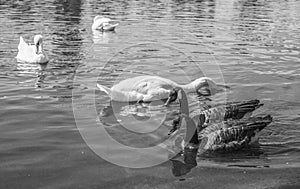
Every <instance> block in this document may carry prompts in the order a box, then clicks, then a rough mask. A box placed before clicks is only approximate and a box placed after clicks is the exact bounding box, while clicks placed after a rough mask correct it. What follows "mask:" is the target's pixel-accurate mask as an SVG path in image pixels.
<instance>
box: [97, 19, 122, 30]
mask: <svg viewBox="0 0 300 189" xmlns="http://www.w3.org/2000/svg"><path fill="white" fill-rule="evenodd" d="M111 22H112V21H111V19H109V18H105V17H103V16H100V15H97V16H95V18H94V22H93V25H92V30H100V31H114V30H115V28H116V27H117V26H118V25H119V24H118V23H116V24H112V23H111Z"/></svg>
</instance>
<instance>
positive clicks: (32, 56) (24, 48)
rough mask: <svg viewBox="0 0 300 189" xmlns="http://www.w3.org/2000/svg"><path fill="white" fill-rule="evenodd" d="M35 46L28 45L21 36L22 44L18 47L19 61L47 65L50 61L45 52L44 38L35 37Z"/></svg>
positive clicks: (17, 57) (40, 36)
mask: <svg viewBox="0 0 300 189" xmlns="http://www.w3.org/2000/svg"><path fill="white" fill-rule="evenodd" d="M33 42H34V43H33V44H27V43H26V42H25V41H24V39H23V37H22V36H20V43H19V46H18V50H19V52H18V54H17V56H16V59H17V61H19V62H27V63H40V64H42V63H47V62H48V61H49V59H48V57H47V55H46V54H45V52H44V51H43V36H42V35H35V36H34V38H33Z"/></svg>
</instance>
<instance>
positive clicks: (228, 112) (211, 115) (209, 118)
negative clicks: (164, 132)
mask: <svg viewBox="0 0 300 189" xmlns="http://www.w3.org/2000/svg"><path fill="white" fill-rule="evenodd" d="M177 91H178V89H173V91H172V92H170V96H171V97H169V98H171V99H173V101H175V99H176V98H177V96H178V94H177ZM261 106H263V104H262V103H260V101H259V100H257V99H255V100H248V101H239V102H227V103H221V104H217V105H214V106H207V107H205V109H201V108H198V109H196V110H194V111H192V112H190V118H191V119H192V120H193V121H194V122H195V124H196V126H197V128H198V129H201V128H204V127H206V126H207V125H208V124H211V123H216V122H221V121H226V120H228V119H242V118H244V117H250V114H251V113H252V112H253V111H254V110H256V109H258V108H259V107H261ZM182 108H184V107H182ZM185 111H187V110H185ZM179 119H180V117H179V118H178V119H175V120H173V126H174V127H173V128H172V130H171V131H170V133H169V134H171V133H172V132H174V131H176V130H177V129H178V128H177V127H176V126H178V124H176V122H178V121H179Z"/></svg>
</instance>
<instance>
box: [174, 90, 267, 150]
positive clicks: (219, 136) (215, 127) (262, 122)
mask: <svg viewBox="0 0 300 189" xmlns="http://www.w3.org/2000/svg"><path fill="white" fill-rule="evenodd" d="M177 90H178V92H179V94H178V99H179V103H180V112H181V117H182V118H184V120H185V122H186V134H185V138H184V140H183V144H182V147H183V148H189V149H198V148H199V147H200V149H201V150H202V151H219V150H221V151H227V150H237V149H240V148H243V147H245V146H247V145H249V144H251V143H252V142H253V141H254V140H255V135H256V134H257V133H258V132H259V131H261V130H262V129H263V128H265V127H266V126H267V125H269V124H270V123H271V122H272V117H271V116H270V115H267V116H265V117H251V118H249V119H247V120H245V119H241V120H232V119H231V120H227V121H221V122H219V123H215V124H211V125H208V126H206V127H205V128H204V129H201V128H200V129H199V128H197V126H196V124H195V122H194V121H193V119H192V118H190V116H189V110H188V109H189V108H188V101H187V97H186V94H185V93H184V90H182V89H180V88H179V89H177ZM182 120H183V119H180V121H179V123H178V124H180V125H181V122H182Z"/></svg>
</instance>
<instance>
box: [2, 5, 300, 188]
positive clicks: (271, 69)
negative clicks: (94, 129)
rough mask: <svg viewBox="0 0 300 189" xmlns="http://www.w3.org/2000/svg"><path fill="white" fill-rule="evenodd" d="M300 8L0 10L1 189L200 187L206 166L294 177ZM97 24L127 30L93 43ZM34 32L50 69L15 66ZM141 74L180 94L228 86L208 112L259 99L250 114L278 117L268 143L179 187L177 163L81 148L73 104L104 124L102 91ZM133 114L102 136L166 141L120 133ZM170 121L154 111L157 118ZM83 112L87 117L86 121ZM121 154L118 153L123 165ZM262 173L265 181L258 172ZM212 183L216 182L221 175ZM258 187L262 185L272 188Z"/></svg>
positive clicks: (107, 120) (110, 119) (206, 161)
mask: <svg viewBox="0 0 300 189" xmlns="http://www.w3.org/2000/svg"><path fill="white" fill-rule="evenodd" d="M299 10H300V1H297V0H287V1H280V0H276V1H271V0H267V1H260V0H225V1H223V0H216V1H214V0H204V1H175V0H174V1H172V0H164V1H163V0H162V1H159V0H158V1H134V0H133V1H131V0H129V1H107V2H106V1H103V2H102V1H89V0H86V1H80V0H64V1H59V0H45V1H37V0H35V1H32V0H31V1H29V0H25V1H1V2H0V20H1V25H0V33H1V35H0V43H1V46H0V68H1V72H0V81H1V82H0V99H1V101H0V103H1V111H0V188H124V187H127V188H184V186H188V187H195V186H197V182H200V181H199V180H201V175H203V174H205V171H201V170H204V168H207V167H208V169H209V168H216V171H217V170H218V169H220V170H222V171H220V172H223V171H224V170H225V171H224V172H225V173H226V171H230V170H232V167H237V170H239V169H238V168H239V167H247V166H248V167H251V168H248V169H250V171H251V170H253V167H254V169H255V170H257V169H260V167H263V168H262V169H263V170H272V169H274V170H277V169H280V170H282V174H283V175H284V170H285V169H290V168H296V170H298V171H296V172H295V173H294V174H295V177H297V176H296V174H297V173H298V175H299V168H300V158H299V157H300V145H299V144H300V130H299V126H300V125H299V121H300V113H299V112H300V102H299V99H300V64H299V63H300V35H299V33H300V24H299V23H300V13H299ZM97 14H100V15H105V16H107V17H110V18H112V19H114V20H117V21H119V26H118V27H117V29H116V32H115V33H104V34H101V33H93V32H92V31H91V25H92V22H93V18H94V16H95V15H97ZM35 34H42V35H43V36H44V49H45V52H46V53H47V55H48V56H49V57H50V59H51V61H50V62H49V63H48V64H46V65H39V64H26V63H18V62H17V61H16V59H15V58H14V57H15V56H16V55H17V46H18V43H19V36H20V35H22V36H23V37H24V38H25V40H26V41H31V42H32V38H33V35H35ZM145 74H146V75H159V76H162V77H165V78H169V79H172V80H174V81H176V82H178V83H181V84H184V83H187V82H189V81H191V80H194V79H196V78H198V77H201V76H208V77H211V78H213V79H214V80H216V81H218V82H224V83H225V84H226V85H228V86H230V87H231V90H230V91H229V92H228V93H226V96H225V97H224V94H218V95H216V96H214V97H212V100H213V102H212V103H214V102H216V103H218V102H221V101H223V100H224V98H225V99H226V100H228V101H239V100H248V99H256V98H257V99H260V100H261V101H262V102H263V103H264V106H263V107H262V108H260V109H259V110H257V111H256V112H255V113H254V114H255V115H267V114H270V115H272V116H273V119H274V120H273V122H272V123H271V124H270V125H269V126H268V127H267V128H265V129H264V130H263V131H262V133H261V134H260V137H259V138H260V139H259V143H260V145H259V146H256V147H253V148H251V149H247V150H244V151H243V150H242V151H238V152H233V153H225V154H223V153H222V154H200V155H198V157H197V164H198V166H196V167H194V168H193V169H192V170H191V172H189V173H187V174H183V176H185V179H186V180H185V181H183V182H179V181H178V177H176V176H178V175H176V174H174V170H173V172H172V169H174V167H172V166H176V165H175V164H174V162H171V161H168V162H165V163H163V164H160V165H157V166H154V167H151V168H145V169H130V168H123V167H119V166H117V165H114V164H112V163H109V162H107V161H105V160H103V159H102V158H100V157H99V156H98V155H97V154H96V153H94V152H93V151H92V150H91V149H90V148H89V147H88V145H87V144H86V143H85V141H84V140H83V138H82V137H81V134H80V132H79V131H78V128H77V126H76V121H75V117H74V114H73V108H72V98H73V100H74V99H76V101H81V102H82V103H83V104H84V106H91V107H92V108H94V109H97V113H98V114H99V116H100V117H101V114H102V113H103V111H105V110H106V109H107V108H109V103H110V101H109V98H108V96H107V95H105V94H104V93H103V92H100V91H98V90H96V92H95V89H96V87H95V86H96V82H98V83H101V84H103V85H106V86H108V87H111V86H112V85H113V84H114V83H115V82H118V81H120V80H122V79H125V78H128V77H133V76H137V75H145ZM72 92H73V93H72ZM189 99H190V100H191V101H190V104H191V107H192V108H196V107H197V102H196V98H195V97H194V96H192V95H191V96H189ZM86 102H87V103H86ZM94 102H95V103H96V106H95V105H94ZM126 108H127V109H126ZM130 108H132V107H131V106H125V108H124V107H123V109H122V110H120V111H121V112H118V114H119V117H118V118H116V117H114V116H103V118H101V122H100V123H99V124H100V125H99V126H103V125H104V126H105V127H107V130H108V132H109V133H110V134H111V135H112V136H113V137H114V138H115V139H116V140H118V141H119V142H121V143H123V144H125V145H129V146H133V147H145V146H147V145H154V144H157V143H159V142H160V141H161V140H162V138H163V137H164V133H167V130H168V129H170V128H167V129H166V128H164V129H162V133H160V132H157V133H154V134H153V133H152V134H151V135H139V134H136V133H132V132H129V131H128V130H124V129H122V128H121V127H119V125H118V120H121V121H122V120H123V121H124V120H126V116H127V115H128V114H132V112H134V111H135V110H136V109H134V107H133V109H130ZM177 108H178V106H177V105H174V106H172V108H171V109H172V111H173V110H174V111H175V110H176V109H177ZM75 111H76V110H75ZM139 111H144V112H142V113H141V114H139V115H142V116H139V115H138V114H137V115H138V116H137V118H138V119H140V120H138V121H137V122H134V121H133V122H132V125H133V126H134V127H138V126H139V125H138V124H139V123H140V121H141V119H142V120H143V119H145V120H146V119H148V118H149V116H148V117H147V110H143V108H141V109H139ZM166 111H168V110H166V109H164V108H161V109H159V108H158V109H155V110H154V115H156V116H160V115H164V114H165V112H166ZM170 111H171V110H170ZM145 112H146V113H145ZM81 113H82V115H81V117H83V118H84V117H89V116H88V114H89V113H90V112H81ZM85 114H86V115H85ZM150 116H151V115H150ZM94 119H97V118H96V117H95V118H94ZM141 126H145V127H146V126H148V127H149V128H151V126H153V125H151V124H149V125H147V124H146V125H141ZM154 129H155V128H154ZM99 145H101V144H99ZM123 153H124V152H122V151H120V152H119V154H118V153H117V154H118V156H120V157H122V155H124V154H123ZM125 153H126V152H125ZM151 155H153V156H159V155H160V154H151ZM179 159H180V157H179ZM172 163H173V164H172ZM248 169H247V168H245V170H246V171H248ZM209 170H210V169H209ZM270 172H272V171H270ZM172 173H173V174H172ZM207 174H208V173H207ZM226 174H228V176H229V177H230V175H231V174H232V175H235V173H232V172H231V173H230V172H228V173H226ZM255 174H257V177H259V175H260V174H259V171H257V172H254V175H255ZM291 175H293V173H291ZM198 177H199V178H198ZM209 177H210V178H211V179H214V175H213V174H211V175H209ZM253 177H255V176H253V175H252V176H251V178H253ZM279 177H280V176H279ZM218 178H219V177H218ZM280 178H281V177H280ZM293 178H294V177H293ZM297 178H298V182H297V183H296V184H298V185H300V184H299V180H300V179H299V176H298V177H297ZM240 179H242V180H243V176H241V177H240ZM270 179H271V178H270ZM295 180H297V179H294V180H293V181H294V183H293V182H292V181H291V182H292V184H295ZM202 182H204V181H203V180H202ZM249 182H250V181H249ZM251 182H252V181H251ZM254 182H257V180H255V181H254ZM191 183H196V184H191ZM226 183H227V182H226ZM228 183H230V181H229V182H228ZM228 183H227V184H228ZM259 183H260V184H261V185H260V186H266V187H270V186H273V185H272V184H274V183H264V184H262V181H261V182H259ZM287 183H288V182H287ZM202 184H203V183H202ZM210 184H212V183H210ZM214 184H215V185H212V186H211V188H214V187H217V188H220V187H221V186H223V185H222V184H223V183H222V179H221V180H218V179H217V178H216V180H215V182H214ZM231 184H233V183H231ZM274 185H276V183H275V184H274ZM234 186H235V185H233V186H230V187H228V185H227V187H228V188H232V187H233V188H234ZM238 186H239V185H237V186H235V187H236V188H239V187H238ZM224 187H225V186H224ZM248 187H249V188H252V187H251V185H248ZM208 188H209V187H208ZM245 188H247V187H245Z"/></svg>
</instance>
